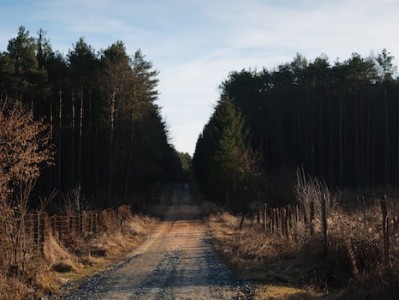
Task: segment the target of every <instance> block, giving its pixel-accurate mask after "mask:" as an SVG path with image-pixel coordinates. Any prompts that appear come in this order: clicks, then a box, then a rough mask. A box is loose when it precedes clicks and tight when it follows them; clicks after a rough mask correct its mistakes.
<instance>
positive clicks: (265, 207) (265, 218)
mask: <svg viewBox="0 0 399 300" xmlns="http://www.w3.org/2000/svg"><path fill="white" fill-rule="evenodd" d="M263 226H264V228H265V232H266V229H267V204H265V205H264V213H263Z"/></svg>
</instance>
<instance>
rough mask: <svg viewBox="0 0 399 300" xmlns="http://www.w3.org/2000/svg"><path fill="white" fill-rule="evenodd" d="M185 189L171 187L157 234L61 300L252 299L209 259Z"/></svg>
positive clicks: (202, 227) (195, 207) (200, 222)
mask: <svg viewBox="0 0 399 300" xmlns="http://www.w3.org/2000/svg"><path fill="white" fill-rule="evenodd" d="M209 240H210V237H209V234H208V229H207V227H206V225H205V224H204V222H203V220H202V219H201V214H200V209H199V207H198V205H196V204H195V203H193V201H192V197H191V194H190V192H189V190H188V188H187V185H176V186H175V188H174V195H173V200H172V204H171V206H170V207H169V209H168V210H167V211H166V212H165V218H164V220H163V221H162V222H161V224H160V225H159V228H158V230H157V231H156V232H155V233H154V234H153V235H152V236H151V237H150V238H149V239H148V240H147V241H146V242H145V243H143V244H142V245H141V246H140V247H139V248H138V249H136V251H134V252H133V253H132V254H131V255H130V256H129V257H128V258H127V259H126V260H125V261H124V262H122V263H120V264H118V265H115V266H114V267H112V268H110V269H108V270H106V271H104V272H101V273H98V274H96V275H94V276H92V277H90V278H89V279H87V280H86V281H84V282H82V283H81V284H80V286H79V288H78V289H77V290H76V291H75V292H74V294H72V295H69V296H66V297H63V298H62V299H252V294H253V289H252V288H251V286H250V284H249V283H248V282H245V281H240V280H237V279H235V278H234V276H233V274H232V273H231V272H230V270H229V269H228V268H227V267H226V266H225V265H223V263H221V262H220V261H219V259H218V258H217V257H216V256H215V254H214V253H213V250H212V247H211V244H210V242H209Z"/></svg>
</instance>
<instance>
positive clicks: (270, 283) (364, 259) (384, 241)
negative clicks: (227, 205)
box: [209, 176, 399, 299]
mask: <svg viewBox="0 0 399 300" xmlns="http://www.w3.org/2000/svg"><path fill="white" fill-rule="evenodd" d="M298 179H300V180H298V182H297V186H296V194H297V198H298V199H299V200H301V202H299V205H298V206H292V207H283V208H267V207H266V206H260V207H259V210H258V213H257V215H255V216H253V217H251V218H250V219H246V222H245V223H244V226H243V229H242V230H241V231H240V230H239V223H240V218H239V217H236V216H233V215H231V214H229V213H226V212H223V211H220V210H219V211H218V209H215V213H214V214H212V215H211V216H210V217H209V224H210V226H211V229H212V232H213V236H214V244H215V246H216V249H217V251H218V252H219V253H220V255H221V256H222V257H223V259H225V260H226V261H227V263H228V264H229V265H231V266H232V267H233V269H234V270H235V271H236V272H237V273H238V274H239V275H241V276H243V277H245V278H249V279H253V280H256V281H258V282H261V283H262V284H259V285H258V287H257V295H258V297H261V298H266V299H272V297H273V299H314V298H328V299H375V298H377V297H378V298H379V299H396V298H397V297H398V291H397V286H398V280H399V273H398V271H397V270H398V266H399V259H398V257H399V256H398V254H399V239H398V236H399V231H398V225H399V223H398V220H399V219H398V216H399V205H398V204H397V202H396V201H395V200H396V199H394V198H392V197H391V196H388V197H387V196H385V197H384V196H381V197H378V196H376V195H374V196H373V197H368V198H367V197H359V196H358V197H356V198H355V200H356V199H357V201H349V200H350V199H349V198H348V196H349V195H346V194H342V193H335V194H334V195H333V193H331V192H330V191H329V190H328V189H327V187H326V186H325V185H324V184H322V183H320V182H319V181H318V180H316V179H309V178H305V177H303V176H302V177H299V178H298ZM322 199H324V200H326V206H325V208H326V209H325V212H324V213H323V209H322V208H323V205H322V203H323V200H322ZM352 202H353V205H352V207H348V203H352ZM344 203H346V206H345V208H344ZM265 208H266V211H265ZM265 216H266V218H265ZM324 217H325V219H326V222H325V223H324V222H323V218H324ZM265 220H266V223H265ZM293 287H295V288H294V290H292V289H291V288H293ZM298 287H299V288H300V289H298ZM287 288H289V289H290V292H281V291H282V290H284V289H287ZM272 291H274V292H272ZM279 293H280V294H279ZM295 294H296V295H295ZM273 295H274V296H273ZM276 295H277V296H276Z"/></svg>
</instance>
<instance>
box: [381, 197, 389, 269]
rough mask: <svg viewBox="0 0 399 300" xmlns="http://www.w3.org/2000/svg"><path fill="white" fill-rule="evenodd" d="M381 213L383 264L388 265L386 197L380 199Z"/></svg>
mask: <svg viewBox="0 0 399 300" xmlns="http://www.w3.org/2000/svg"><path fill="white" fill-rule="evenodd" d="M380 206H381V213H382V233H383V237H384V264H385V266H388V265H389V216H388V210H387V196H386V195H384V197H383V199H380Z"/></svg>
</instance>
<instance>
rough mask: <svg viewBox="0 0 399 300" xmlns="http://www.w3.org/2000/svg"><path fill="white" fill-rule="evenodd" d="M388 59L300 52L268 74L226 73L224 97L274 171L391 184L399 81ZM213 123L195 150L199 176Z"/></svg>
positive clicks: (210, 147) (397, 174) (398, 167)
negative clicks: (300, 169) (336, 58)
mask: <svg viewBox="0 0 399 300" xmlns="http://www.w3.org/2000/svg"><path fill="white" fill-rule="evenodd" d="M392 58H393V56H392V55H391V54H390V53H389V52H387V51H386V50H383V51H382V53H381V54H378V55H377V56H376V57H375V58H374V57H366V58H364V57H361V56H360V55H359V54H357V53H354V54H353V55H352V56H351V57H350V58H349V59H347V60H345V61H343V62H340V61H337V62H335V63H334V64H331V63H330V62H329V60H328V58H327V57H326V56H325V55H322V56H320V57H318V58H316V59H315V60H314V61H308V60H306V59H305V58H304V57H303V56H301V55H299V54H298V55H297V56H296V57H295V58H294V59H293V61H292V62H290V63H286V64H282V65H280V66H278V67H277V68H276V69H275V70H272V71H268V70H266V69H263V70H261V71H251V70H242V71H239V72H232V73H230V75H229V77H228V79H227V80H226V81H224V82H223V83H222V84H221V94H222V96H221V97H222V98H225V97H227V96H228V97H230V98H231V99H232V100H233V103H234V105H235V106H236V107H237V109H238V110H239V111H241V112H242V114H243V116H244V118H245V124H246V126H248V128H250V130H251V132H252V135H251V138H250V141H251V142H250V145H251V146H252V149H256V150H258V151H259V152H260V153H261V156H262V161H263V163H262V166H263V168H264V169H265V170H267V172H268V173H269V174H271V176H273V175H277V174H279V173H280V172H281V171H282V170H287V169H288V170H291V171H292V174H294V173H295V170H296V169H297V167H302V166H303V169H304V170H305V172H306V174H309V175H311V176H317V177H319V178H323V179H324V180H325V181H326V182H327V183H328V184H330V185H332V186H337V185H338V186H341V187H364V186H387V185H391V186H396V185H398V184H399V123H398V122H399V118H398V116H399V102H398V99H399V98H398V96H399V82H398V80H397V79H395V78H394V76H393V74H394V72H395V66H393V64H392ZM211 122H212V119H211V121H210V122H209V123H208V124H207V125H206V126H205V128H204V132H203V133H202V134H201V135H200V137H199V139H198V143H197V149H196V152H195V155H194V161H196V164H195V167H196V170H195V173H196V174H197V176H198V178H201V179H200V180H203V179H202V178H204V177H203V174H202V172H203V168H206V167H205V165H207V162H206V159H205V157H207V153H211V152H212V151H215V150H214V149H215V146H214V144H215V142H209V141H207V142H205V141H204V136H205V132H206V131H208V130H209V127H210V126H211V125H210V124H211ZM216 141H220V137H218V138H217V139H216ZM215 174H216V173H215ZM217 177H218V178H220V176H217Z"/></svg>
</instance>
